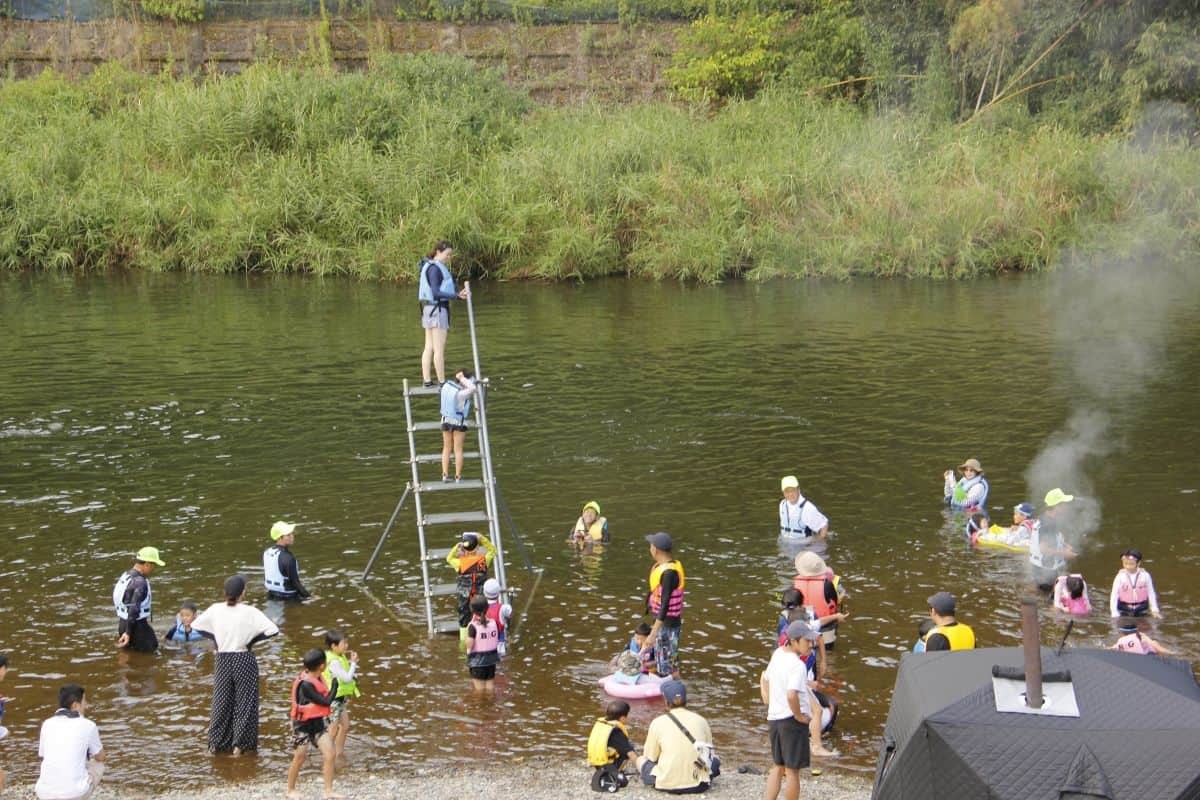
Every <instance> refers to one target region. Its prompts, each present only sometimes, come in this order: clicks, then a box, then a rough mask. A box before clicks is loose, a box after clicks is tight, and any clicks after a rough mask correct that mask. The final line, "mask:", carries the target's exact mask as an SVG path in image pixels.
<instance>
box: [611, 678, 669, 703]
mask: <svg viewBox="0 0 1200 800" xmlns="http://www.w3.org/2000/svg"><path fill="white" fill-rule="evenodd" d="M662 682H663V679H662V678H660V677H658V676H657V675H654V674H649V675H643V676H641V677H640V678H638V682H637V683H621V682H620V681H614V680H613V676H612V675H605V676H604V677H603V678H601V679H600V686H601V688H603V689H604V693H605V694H608V695H611V696H612V697H620V698H621V699H622V700H649V699H651V698H653V697H662V688H661V686H660V684H661V683H662Z"/></svg>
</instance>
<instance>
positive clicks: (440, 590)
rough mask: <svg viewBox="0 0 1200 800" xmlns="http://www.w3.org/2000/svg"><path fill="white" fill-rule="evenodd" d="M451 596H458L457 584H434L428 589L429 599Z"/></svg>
mask: <svg viewBox="0 0 1200 800" xmlns="http://www.w3.org/2000/svg"><path fill="white" fill-rule="evenodd" d="M451 594H458V584H457V583H435V584H433V585H432V586H430V587H429V596H430V597H446V596H447V595H451Z"/></svg>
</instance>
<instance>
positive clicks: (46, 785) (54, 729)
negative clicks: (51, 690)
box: [33, 683, 105, 800]
mask: <svg viewBox="0 0 1200 800" xmlns="http://www.w3.org/2000/svg"><path fill="white" fill-rule="evenodd" d="M86 710H87V703H86V702H85V701H84V699H83V687H82V686H79V685H77V684H74V683H70V684H67V685H66V686H64V687H62V688H61V689H59V690H58V710H57V711H55V712H54V716H52V717H50V719H48V720H46V721H45V722H43V723H42V735H41V739H40V741H39V742H38V756H39V757H40V758H41V759H42V771H41V774H40V775H39V776H38V781H37V784H36V785H35V786H34V787H33V788H34V792H35V793H36V794H37V796H38V800H85V798H88V797H91V796H92V792H94V791H96V787H97V786H99V785H100V778H101V777H103V775H104V763H103V762H104V756H105V752H104V746H103V745H102V744H100V731H99V730H98V729H97V728H96V723H94V722H92V721H91V720H90V719H88V718H87V717H85V716H84V715H83V712H84V711H86Z"/></svg>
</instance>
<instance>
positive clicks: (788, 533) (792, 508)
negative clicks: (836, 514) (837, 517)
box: [779, 475, 829, 539]
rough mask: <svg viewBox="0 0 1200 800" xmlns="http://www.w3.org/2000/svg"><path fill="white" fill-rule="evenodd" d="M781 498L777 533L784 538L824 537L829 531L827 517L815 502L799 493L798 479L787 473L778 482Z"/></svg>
mask: <svg viewBox="0 0 1200 800" xmlns="http://www.w3.org/2000/svg"><path fill="white" fill-rule="evenodd" d="M779 485H780V488H781V489H782V490H783V499H782V500H780V501H779V535H780V536H782V537H783V538H785V539H811V538H812V537H814V536H815V537H816V538H818V539H824V538H825V537H826V536H827V535H828V533H829V517H827V516H825V515H824V514H822V513H821V511H820V509H818V508H817V506H816V504H815V503H812V502H810V501H809V500H807V499H806V498H805V497H804V495H802V494H800V481H799V480H797V479H796V476H795V475H788V476H787V477H785V478H784V479H783V480H781V481H780V483H779Z"/></svg>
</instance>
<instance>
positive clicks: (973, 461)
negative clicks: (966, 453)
mask: <svg viewBox="0 0 1200 800" xmlns="http://www.w3.org/2000/svg"><path fill="white" fill-rule="evenodd" d="M964 469H973V470H975V471H976V472H978V473H979V474H980V475H982V474H983V466H982V465H981V464H980V463H979V459H978V458H968V459H967V460H966V461H964V462H963V463H961V464H959V465H958V471H959V472H962V471H963V470H964Z"/></svg>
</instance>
